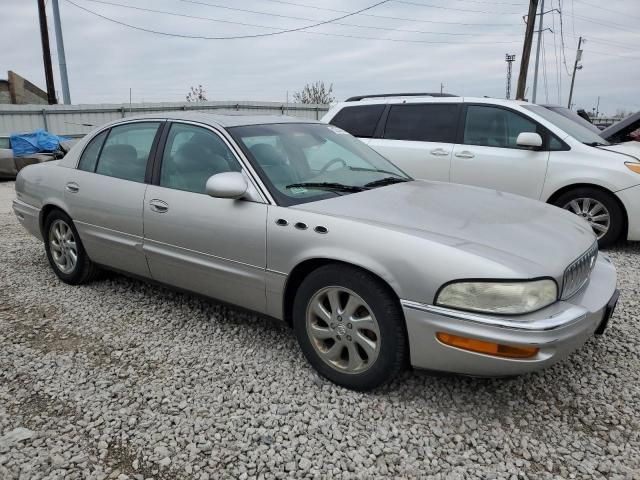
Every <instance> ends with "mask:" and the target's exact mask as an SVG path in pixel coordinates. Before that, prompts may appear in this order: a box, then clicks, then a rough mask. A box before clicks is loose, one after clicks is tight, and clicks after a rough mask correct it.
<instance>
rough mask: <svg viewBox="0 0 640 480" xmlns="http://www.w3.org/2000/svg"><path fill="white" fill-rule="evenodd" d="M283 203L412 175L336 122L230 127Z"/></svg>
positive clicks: (367, 187) (377, 184)
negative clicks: (326, 123) (336, 124)
mask: <svg viewBox="0 0 640 480" xmlns="http://www.w3.org/2000/svg"><path fill="white" fill-rule="evenodd" d="M228 131H229V133H231V135H232V136H233V137H234V138H235V140H236V141H237V142H238V144H239V145H240V147H241V148H242V149H243V151H244V153H245V154H246V155H247V157H248V158H249V160H250V161H251V163H252V164H253V166H254V168H255V169H256V170H257V172H258V174H259V175H260V177H261V178H262V180H263V182H265V184H266V186H267V188H269V190H270V192H271V194H272V195H273V196H274V198H275V199H276V201H277V202H278V203H279V204H280V205H285V206H288V205H295V204H298V203H305V202H310V201H315V200H321V199H325V198H331V197H335V196H338V195H346V194H349V193H357V192H360V191H363V190H368V189H371V188H377V187H382V186H385V185H390V184H393V183H399V182H406V181H409V180H411V177H409V176H408V175H407V174H406V173H404V172H403V171H402V170H400V169H399V168H398V167H396V166H395V165H393V164H392V163H391V162H389V161H388V160H386V159H385V158H384V157H382V156H381V155H380V154H379V153H377V152H375V151H374V150H372V149H371V148H369V147H368V146H367V145H365V144H364V143H363V142H361V141H360V140H358V139H356V138H354V137H352V136H351V135H350V134H348V133H347V132H345V131H344V130H341V129H340V128H338V127H334V126H333V125H323V124H317V123H311V124H308V123H277V124H264V125H248V126H241V127H233V128H229V129H228Z"/></svg>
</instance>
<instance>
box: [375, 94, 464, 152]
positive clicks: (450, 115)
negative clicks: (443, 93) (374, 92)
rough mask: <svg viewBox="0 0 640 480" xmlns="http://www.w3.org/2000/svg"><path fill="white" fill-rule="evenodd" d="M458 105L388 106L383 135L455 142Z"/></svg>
mask: <svg viewBox="0 0 640 480" xmlns="http://www.w3.org/2000/svg"><path fill="white" fill-rule="evenodd" d="M457 124H458V105H453V104H437V103H434V104H405V105H393V106H392V107H391V110H389V116H388V118H387V125H386V127H385V130H384V138H388V139H390V140H414V141H422V142H442V143H455V139H456V128H457Z"/></svg>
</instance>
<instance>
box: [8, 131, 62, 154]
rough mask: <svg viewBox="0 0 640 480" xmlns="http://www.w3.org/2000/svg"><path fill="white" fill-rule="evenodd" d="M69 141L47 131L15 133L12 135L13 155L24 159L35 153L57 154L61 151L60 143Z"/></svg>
mask: <svg viewBox="0 0 640 480" xmlns="http://www.w3.org/2000/svg"><path fill="white" fill-rule="evenodd" d="M65 140H67V139H66V138H64V137H59V136H58V135H54V134H52V133H49V132H47V131H46V130H42V129H39V130H36V131H35V132H31V133H15V134H13V135H11V148H12V150H13V155H14V156H16V157H24V156H25V155H33V154H34V153H45V152H55V151H57V150H59V149H60V142H63V141H65Z"/></svg>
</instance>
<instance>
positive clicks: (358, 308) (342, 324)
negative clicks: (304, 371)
mask: <svg viewBox="0 0 640 480" xmlns="http://www.w3.org/2000/svg"><path fill="white" fill-rule="evenodd" d="M306 328H307V335H308V336H309V339H310V340H311V344H312V346H313V348H314V350H315V351H316V353H317V354H318V355H319V356H320V358H321V359H322V360H323V361H324V362H325V363H326V364H328V365H329V366H331V367H332V368H334V369H335V370H338V371H340V372H342V373H361V372H363V371H365V370H367V369H368V368H369V367H371V365H373V363H374V362H375V361H376V358H377V357H378V354H379V353H380V329H379V327H378V322H377V321H376V318H375V315H374V314H373V312H372V310H371V308H370V307H369V305H367V303H366V302H365V301H364V300H363V299H362V298H361V297H360V296H359V295H357V294H356V293H355V292H353V291H351V290H349V289H347V288H342V287H326V288H323V289H321V290H319V291H318V292H316V293H315V295H313V297H312V298H311V300H310V301H309V303H308V306H307V315H306Z"/></svg>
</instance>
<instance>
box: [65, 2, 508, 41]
mask: <svg viewBox="0 0 640 480" xmlns="http://www.w3.org/2000/svg"><path fill="white" fill-rule="evenodd" d="M66 1H67V2H68V3H70V4H72V5H75V6H76V7H78V8H80V9H82V10H84V11H85V12H87V13H90V14H92V15H95V16H98V17H100V18H102V19H104V20H108V21H110V22H113V23H116V24H118V25H121V26H124V27H128V28H132V29H134V30H140V31H143V32H147V33H153V34H158V35H163V36H168V37H178V38H189V39H199V40H229V39H238V38H255V37H264V36H269V35H277V34H280V33H291V32H294V33H305V34H309V35H322V36H329V37H342V38H355V39H361V40H376V41H385V42H400V43H422V44H448V45H470V44H469V43H466V42H449V41H431V40H410V39H397V38H379V37H366V36H359V35H346V34H339V33H326V32H308V31H305V30H302V28H311V27H312V26H317V25H311V26H307V27H302V28H298V29H288V30H279V31H277V32H272V33H265V34H260V35H244V36H233V37H206V36H200V35H183V34H178V33H170V32H163V31H159V30H152V29H148V28H145V27H139V26H137V25H131V24H129V23H125V22H121V21H119V20H116V19H114V18H111V17H107V16H106V15H102V14H100V13H98V12H95V11H93V10H90V9H88V8H86V7H82V6H80V5H78V4H76V3H74V2H73V1H72V0H66ZM87 1H92V2H95V3H104V4H108V5H113V6H120V7H124V8H131V9H135V10H142V11H148V12H153V13H162V14H167V15H173V16H179V17H186V18H194V19H200V20H208V21H212V22H220V23H228V24H234V25H242V26H248V27H257V28H268V29H276V27H272V26H267V25H257V24H251V23H245V22H234V21H231V20H220V19H215V18H210V17H199V16H195V15H188V14H180V13H174V12H166V11H162V10H153V9H148V8H143V7H135V6H132V5H124V4H119V3H115V2H108V1H103V0H87ZM324 23H328V22H324ZM496 43H506V44H508V43H518V42H517V41H512V42H502V41H490V42H473V44H480V45H482V44H484V45H491V44H496Z"/></svg>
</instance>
